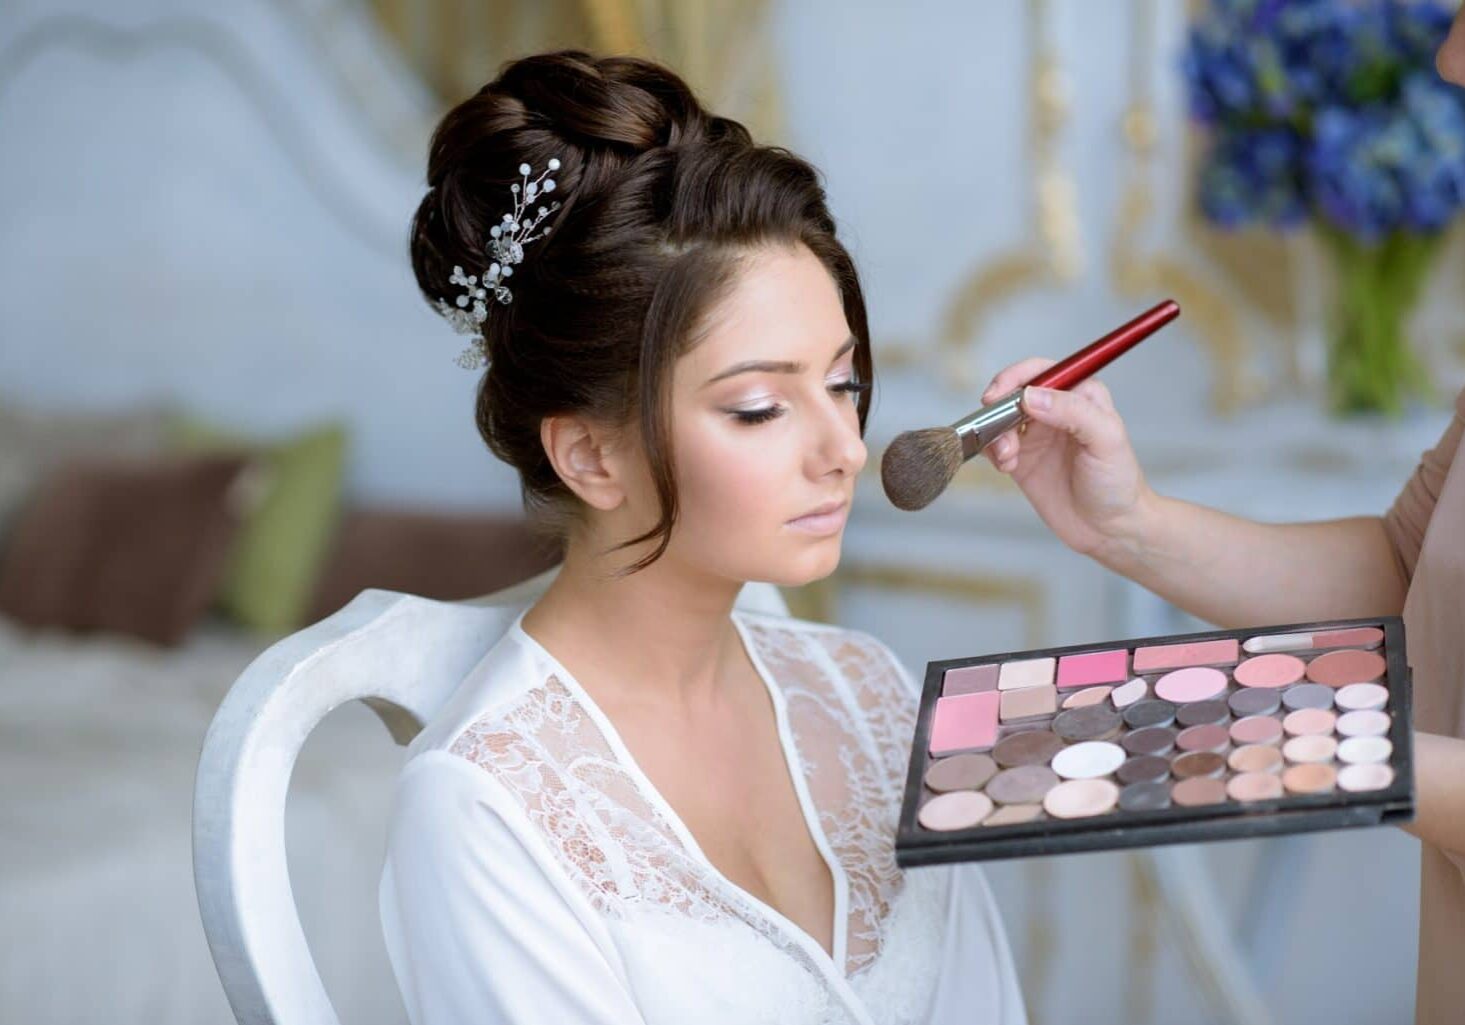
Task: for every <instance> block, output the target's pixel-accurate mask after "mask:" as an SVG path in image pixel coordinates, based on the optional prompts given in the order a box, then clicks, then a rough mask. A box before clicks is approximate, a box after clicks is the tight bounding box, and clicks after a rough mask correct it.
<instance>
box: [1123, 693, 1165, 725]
mask: <svg viewBox="0 0 1465 1025" xmlns="http://www.w3.org/2000/svg"><path fill="white" fill-rule="evenodd" d="M1174 721H1175V706H1174V705H1173V704H1172V703H1170V702H1169V701H1159V700H1156V699H1154V698H1147V699H1145V700H1143V701H1136V702H1135V703H1134V704H1132V705H1130V706H1129V707H1128V708H1126V709H1125V710H1124V724H1125V725H1126V726H1128V727H1129V728H1130V729H1132V730H1139V729H1143V728H1144V727H1146V726H1169V725H1170V724H1171V723H1172V722H1174Z"/></svg>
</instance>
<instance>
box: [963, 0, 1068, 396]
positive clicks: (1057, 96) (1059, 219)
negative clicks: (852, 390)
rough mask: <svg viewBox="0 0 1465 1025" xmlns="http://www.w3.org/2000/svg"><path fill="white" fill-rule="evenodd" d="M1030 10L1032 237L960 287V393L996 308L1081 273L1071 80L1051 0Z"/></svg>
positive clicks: (973, 382)
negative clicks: (1070, 162) (1070, 154)
mask: <svg viewBox="0 0 1465 1025" xmlns="http://www.w3.org/2000/svg"><path fill="white" fill-rule="evenodd" d="M1026 11H1027V27H1028V31H1027V52H1028V104H1029V105H1028V110H1029V113H1028V138H1029V150H1030V153H1031V157H1032V161H1033V164H1034V172H1033V181H1032V183H1031V188H1032V192H1033V195H1032V198H1031V200H1030V204H1031V207H1032V216H1033V220H1032V223H1031V226H1030V228H1029V237H1028V238H1027V239H1025V240H1024V241H1022V242H1020V243H1018V244H1017V245H1016V246H1015V247H1013V248H1012V249H1009V250H1007V251H1006V252H1003V253H1000V254H998V255H997V256H995V257H993V258H992V259H990V260H985V261H982V262H981V263H979V264H978V265H977V266H976V267H975V268H974V269H973V270H972V271H971V272H970V273H969V274H968V275H967V276H966V277H965V279H963V280H962V281H961V282H960V283H959V284H958V285H957V286H956V288H955V290H954V292H953V295H952V299H951V301H950V303H949V304H948V306H947V309H946V311H945V312H944V313H943V315H942V317H941V323H940V327H939V335H938V342H939V346H940V352H941V356H942V359H941V364H942V368H943V370H944V373H943V375H942V379H943V380H944V381H945V382H946V383H948V384H949V385H950V386H951V387H953V388H955V389H958V390H961V391H970V390H972V389H974V388H976V387H977V385H978V381H977V374H976V372H975V370H974V368H973V366H972V362H973V361H972V358H971V357H972V354H973V352H974V351H975V350H976V348H977V346H978V344H979V341H978V339H979V338H980V335H981V330H982V325H983V321H984V320H985V319H986V318H987V317H988V316H990V315H991V313H992V311H993V310H994V309H995V308H997V307H998V306H1000V305H1001V304H1003V303H1005V302H1007V301H1009V300H1011V299H1013V298H1014V297H1016V296H1018V295H1021V294H1023V293H1024V292H1031V291H1037V290H1040V289H1044V288H1053V287H1059V286H1064V285H1067V284H1069V283H1071V282H1073V281H1075V280H1077V279H1078V278H1079V277H1080V276H1081V275H1082V274H1083V271H1084V255H1083V237H1082V233H1081V231H1080V228H1079V217H1078V198H1077V190H1076V188H1075V187H1074V183H1073V176H1072V175H1071V174H1070V173H1069V171H1068V170H1067V169H1066V168H1065V167H1064V166H1063V165H1062V163H1061V161H1060V159H1059V155H1058V143H1059V141H1060V139H1061V136H1062V132H1063V128H1064V125H1065V124H1066V122H1067V120H1068V86H1067V81H1066V79H1065V76H1064V72H1063V67H1062V65H1061V63H1060V62H1059V60H1058V54H1057V49H1056V47H1055V46H1054V45H1053V42H1052V39H1051V33H1050V31H1049V25H1048V20H1049V19H1048V3H1047V0H1028V3H1027V8H1026Z"/></svg>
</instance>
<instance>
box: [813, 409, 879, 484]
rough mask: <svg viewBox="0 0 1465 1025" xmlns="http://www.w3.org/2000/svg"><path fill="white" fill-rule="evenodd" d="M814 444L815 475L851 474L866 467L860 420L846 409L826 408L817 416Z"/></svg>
mask: <svg viewBox="0 0 1465 1025" xmlns="http://www.w3.org/2000/svg"><path fill="white" fill-rule="evenodd" d="M819 430H820V438H819V444H818V445H817V446H816V459H817V461H818V465H817V470H818V472H817V474H816V475H817V476H821V477H822V476H825V475H827V474H830V473H839V474H841V475H843V476H848V477H853V476H855V475H856V474H858V473H859V472H860V470H861V469H863V468H864V466H865V459H866V458H867V457H868V452H867V450H866V448H865V441H864V439H863V438H861V437H860V428H859V423H858V421H856V419H855V418H854V417H853V416H851V415H850V413H849V410H848V409H847V408H846V409H839V408H834V409H828V410H826V411H825V413H824V415H823V416H822V417H821V419H820V424H819Z"/></svg>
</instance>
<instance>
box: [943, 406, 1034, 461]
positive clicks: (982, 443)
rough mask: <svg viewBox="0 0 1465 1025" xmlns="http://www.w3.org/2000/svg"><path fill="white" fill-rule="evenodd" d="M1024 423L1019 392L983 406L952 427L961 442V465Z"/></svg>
mask: <svg viewBox="0 0 1465 1025" xmlns="http://www.w3.org/2000/svg"><path fill="white" fill-rule="evenodd" d="M1025 419H1027V417H1026V415H1025V414H1024V413H1023V411H1022V389H1021V388H1019V389H1017V390H1016V391H1013V392H1008V393H1007V394H1006V395H1004V396H1003V397H1002V398H1000V399H998V400H997V401H996V402H994V403H992V404H991V405H990V406H983V407H982V408H981V409H979V410H977V411H976V412H975V413H973V414H972V415H971V416H969V417H967V418H966V419H965V420H958V421H957V422H956V423H954V424H952V425H951V428H952V430H954V431H956V436H957V437H958V438H960V439H961V458H962V461H963V462H965V461H966V460H968V459H970V458H971V457H972V456H974V455H976V454H977V453H979V452H981V451H982V449H984V448H986V447H987V446H988V445H990V444H992V442H994V441H996V440H997V439H998V438H999V437H1000V436H1002V435H1003V434H1006V433H1007V432H1008V431H1010V430H1012V429H1013V428H1014V427H1016V426H1017V425H1018V424H1020V423H1022V422H1023V421H1024V420H1025Z"/></svg>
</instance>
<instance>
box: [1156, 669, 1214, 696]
mask: <svg viewBox="0 0 1465 1025" xmlns="http://www.w3.org/2000/svg"><path fill="white" fill-rule="evenodd" d="M1225 691H1226V674H1225V673H1223V672H1221V671H1220V670H1219V669H1210V668H1206V667H1204V666H1190V667H1188V668H1185V669H1177V670H1175V671H1174V672H1173V673H1166V674H1165V675H1164V676H1162V677H1160V678H1159V679H1158V680H1157V681H1155V694H1156V696H1158V697H1161V698H1164V699H1165V700H1166V701H1171V702H1174V703H1175V704H1177V705H1183V704H1187V703H1188V702H1191V701H1209V700H1210V699H1211V698H1213V697H1215V696H1216V695H1217V694H1223V693H1225Z"/></svg>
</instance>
